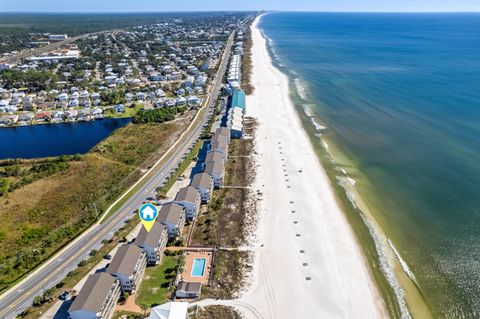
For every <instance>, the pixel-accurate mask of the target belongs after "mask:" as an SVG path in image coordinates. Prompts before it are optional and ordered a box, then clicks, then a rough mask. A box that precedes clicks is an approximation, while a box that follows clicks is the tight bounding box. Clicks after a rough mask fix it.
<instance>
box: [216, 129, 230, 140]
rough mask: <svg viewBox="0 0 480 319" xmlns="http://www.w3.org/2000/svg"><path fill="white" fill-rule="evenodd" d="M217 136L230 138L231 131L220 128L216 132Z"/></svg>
mask: <svg viewBox="0 0 480 319" xmlns="http://www.w3.org/2000/svg"><path fill="white" fill-rule="evenodd" d="M215 134H220V135H223V136H226V137H227V138H228V137H230V129H229V128H228V127H219V128H217V130H216V131H215Z"/></svg>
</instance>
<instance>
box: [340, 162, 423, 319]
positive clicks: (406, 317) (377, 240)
mask: <svg viewBox="0 0 480 319" xmlns="http://www.w3.org/2000/svg"><path fill="white" fill-rule="evenodd" d="M341 171H342V173H343V174H346V171H345V170H344V169H341ZM347 179H348V177H347ZM337 181H338V184H339V185H340V186H341V187H342V188H343V189H344V190H345V194H346V196H347V199H348V200H349V202H350V203H351V204H352V206H353V207H354V208H358V206H357V203H356V201H355V195H354V194H353V193H352V192H351V191H350V190H348V188H347V187H345V178H344V177H340V176H337ZM360 216H361V217H362V220H363V222H364V223H365V225H366V226H367V228H368V231H369V233H370V236H371V237H372V239H373V242H374V245H375V250H376V251H377V254H378V261H379V263H380V269H381V271H382V273H383V274H384V276H385V278H386V279H387V282H388V284H389V285H390V287H391V288H392V290H393V292H394V294H395V298H396V299H397V304H398V307H399V309H400V313H401V318H402V319H411V315H410V311H409V310H408V307H407V304H406V302H405V293H404V292H403V289H402V287H401V286H400V283H399V282H398V280H397V277H396V276H395V272H394V270H393V265H392V262H391V260H390V259H389V257H388V252H387V247H386V246H385V245H384V244H382V239H381V236H380V235H379V234H378V231H377V230H376V229H375V227H374V226H373V224H372V223H371V221H370V220H369V219H368V218H367V217H366V216H365V215H364V214H363V213H360ZM388 243H389V245H390V247H392V249H393V251H394V252H395V255H396V256H397V258H399V260H402V261H403V259H401V258H400V255H399V254H398V252H397V251H396V250H395V248H393V245H392V244H391V243H390V241H389V240H388ZM400 263H402V262H400ZM405 266H406V269H408V272H407V271H406V273H407V274H408V273H411V271H410V269H409V268H408V266H407V264H406V263H405ZM402 268H403V265H402ZM404 271H405V268H404ZM412 276H413V274H412ZM413 278H415V277H413Z"/></svg>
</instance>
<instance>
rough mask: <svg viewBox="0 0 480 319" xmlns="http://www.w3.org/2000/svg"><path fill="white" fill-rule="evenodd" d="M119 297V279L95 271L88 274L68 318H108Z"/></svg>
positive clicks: (112, 312)
mask: <svg viewBox="0 0 480 319" xmlns="http://www.w3.org/2000/svg"><path fill="white" fill-rule="evenodd" d="M119 298H120V283H119V281H118V280H117V279H116V278H114V277H112V276H111V275H109V274H106V273H96V274H93V275H90V276H88V278H87V281H86V282H85V284H84V285H83V287H82V289H81V290H80V292H79V293H78V295H77V297H76V298H75V300H74V301H73V303H72V305H71V306H70V309H68V315H69V317H70V319H110V318H112V317H113V314H114V312H115V306H116V304H117V302H118V299H119Z"/></svg>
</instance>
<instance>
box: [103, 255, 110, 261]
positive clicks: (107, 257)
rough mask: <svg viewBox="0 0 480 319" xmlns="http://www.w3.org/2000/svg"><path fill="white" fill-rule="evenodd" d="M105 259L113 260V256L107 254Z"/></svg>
mask: <svg viewBox="0 0 480 319" xmlns="http://www.w3.org/2000/svg"><path fill="white" fill-rule="evenodd" d="M103 259H106V260H110V259H112V255H110V254H106V255H105V256H103Z"/></svg>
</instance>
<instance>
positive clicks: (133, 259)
mask: <svg viewBox="0 0 480 319" xmlns="http://www.w3.org/2000/svg"><path fill="white" fill-rule="evenodd" d="M142 253H143V249H141V248H140V247H138V246H135V245H124V246H121V247H120V248H118V250H117V253H116V254H115V256H114V257H113V259H112V262H111V263H110V266H108V268H107V272H108V273H109V274H114V273H119V274H125V275H131V274H133V272H134V271H135V266H136V265H137V262H138V260H139V259H140V257H141V255H142Z"/></svg>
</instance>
